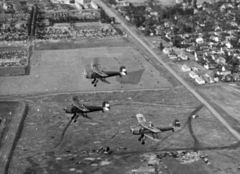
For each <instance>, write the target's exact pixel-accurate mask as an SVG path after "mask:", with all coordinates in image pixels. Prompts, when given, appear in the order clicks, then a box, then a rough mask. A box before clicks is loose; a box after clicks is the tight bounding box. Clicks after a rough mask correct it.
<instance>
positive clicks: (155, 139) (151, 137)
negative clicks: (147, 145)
mask: <svg viewBox="0 0 240 174" xmlns="http://www.w3.org/2000/svg"><path fill="white" fill-rule="evenodd" d="M144 135H145V136H146V137H148V138H150V139H151V140H154V141H160V139H159V138H155V137H153V136H152V135H148V134H144Z"/></svg>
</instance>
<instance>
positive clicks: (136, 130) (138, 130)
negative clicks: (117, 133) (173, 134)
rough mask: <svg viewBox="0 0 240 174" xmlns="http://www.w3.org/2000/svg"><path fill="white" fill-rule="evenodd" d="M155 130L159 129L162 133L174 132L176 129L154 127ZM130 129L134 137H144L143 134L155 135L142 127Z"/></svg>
mask: <svg viewBox="0 0 240 174" xmlns="http://www.w3.org/2000/svg"><path fill="white" fill-rule="evenodd" d="M154 128H157V129H158V130H160V131H161V132H165V131H172V130H173V129H174V128H173V127H171V126H154ZM130 129H131V132H132V134H133V135H142V134H148V133H154V132H152V131H151V130H149V129H146V128H144V127H140V126H139V127H132V128H130ZM159 133H160V132H159Z"/></svg>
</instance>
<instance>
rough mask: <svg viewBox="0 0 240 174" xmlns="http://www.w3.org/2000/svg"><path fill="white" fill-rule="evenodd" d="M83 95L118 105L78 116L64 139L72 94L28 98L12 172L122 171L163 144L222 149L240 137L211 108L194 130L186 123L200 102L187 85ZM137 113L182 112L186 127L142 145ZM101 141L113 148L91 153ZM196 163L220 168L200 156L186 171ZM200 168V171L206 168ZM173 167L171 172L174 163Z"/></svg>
mask: <svg viewBox="0 0 240 174" xmlns="http://www.w3.org/2000/svg"><path fill="white" fill-rule="evenodd" d="M146 96H148V97H146ZM78 97H79V98H80V99H81V101H82V102H85V103H86V104H87V103H88V104H96V105H100V104H101V102H102V101H103V100H107V101H109V102H110V104H111V105H112V107H111V110H110V111H109V112H106V113H100V112H99V113H92V114H89V116H91V117H92V118H93V120H87V119H84V118H78V122H77V123H71V125H70V127H69V128H68V130H67V132H66V134H65V137H64V139H63V140H62V141H61V138H60V137H61V133H62V130H63V129H64V127H65V126H66V125H67V123H68V121H69V119H70V117H71V116H70V115H67V114H64V112H63V110H62V108H64V107H66V106H67V105H69V104H70V98H71V95H56V96H52V97H37V98H28V99H27V100H28V102H29V105H30V110H29V114H28V117H27V118H26V122H25V127H24V130H23V134H22V136H21V139H20V140H19V143H18V145H17V148H16V150H15V153H14V157H13V161H12V163H11V166H10V173H12V174H13V173H16V172H20V173H24V172H25V173H27V172H32V173H34V172H35V173H44V172H47V173H69V171H70V170H73V169H72V168H74V169H75V170H74V171H73V172H71V173H78V172H80V173H81V172H82V173H97V172H98V173H113V172H114V173H115V172H116V171H118V172H116V173H119V174H121V173H127V172H130V171H131V170H132V169H134V168H139V167H140V166H141V165H143V164H144V163H143V161H141V159H143V157H141V156H142V155H144V154H146V153H147V152H149V151H152V150H153V151H154V152H155V153H157V152H158V151H159V150H167V149H170V150H176V149H178V148H180V149H193V147H197V148H203V149H205V148H216V149H218V148H219V147H221V146H228V145H231V144H234V142H235V139H234V137H232V136H231V134H230V133H229V132H228V131H227V130H226V129H225V128H224V127H223V126H222V125H221V124H220V123H219V122H218V121H217V120H216V119H215V117H212V115H211V114H210V113H209V112H208V111H207V110H206V108H203V109H202V110H201V111H200V112H199V113H198V114H199V118H197V119H194V120H193V121H192V126H193V132H194V134H193V135H192V134H191V133H190V132H189V127H188V124H187V125H185V123H186V122H187V119H188V114H189V113H190V112H191V111H193V110H194V109H195V108H196V107H197V106H198V105H199V103H198V102H197V101H196V100H195V99H194V97H192V96H191V95H189V94H188V92H187V91H185V90H184V89H175V90H160V91H156V92H153V91H146V92H115V93H99V94H95V95H93V94H82V95H78ZM23 100H24V99H23ZM137 113H142V114H144V115H145V116H146V119H147V120H148V121H152V122H153V123H154V124H163V125H168V124H169V123H171V122H172V120H173V119H175V118H177V119H179V120H180V122H181V124H182V126H183V129H182V130H180V131H179V132H178V131H177V132H175V133H172V132H165V133H162V135H161V138H162V141H160V142H158V143H156V142H154V141H150V140H147V141H146V144H145V145H141V144H140V142H138V140H137V139H138V136H134V135H132V134H131V133H130V132H129V128H130V126H137V121H136V118H135V114H137ZM184 125H185V126H184ZM192 136H194V137H195V138H196V139H197V141H196V139H195V140H194V139H193V137H192ZM100 146H109V147H110V149H111V150H113V154H112V155H110V156H109V155H96V154H93V155H89V156H86V154H85V153H83V151H89V150H91V149H97V148H99V147H100ZM121 147H124V148H121ZM120 148H121V149H120ZM206 153H208V152H206ZM211 153H213V152H211ZM153 154H154V153H153ZM214 156H215V153H213V157H211V159H212V161H211V162H216V161H215V159H214ZM87 157H89V158H90V157H91V158H93V159H92V161H91V159H90V161H89V160H87V159H86V158H87ZM228 160H229V159H228ZM172 162H173V161H172ZM172 162H171V161H166V164H165V163H164V165H171V163H172ZM228 162H229V163H230V162H231V163H232V167H236V165H237V162H238V161H236V160H230V161H228ZM233 164H235V165H233ZM178 165H180V166H181V164H178ZM195 165H197V166H199V165H200V166H203V167H204V168H206V173H209V174H210V173H211V171H213V169H214V167H212V166H206V164H204V163H203V162H197V163H192V165H190V164H189V165H188V167H187V168H185V169H183V171H184V170H185V171H186V170H190V168H192V167H193V168H194V166H195ZM120 167H121V169H120ZM185 167H186V166H185ZM116 169H118V170H116ZM200 169H201V168H199V171H196V174H198V173H201V172H202V171H203V170H200ZM169 170H170V172H171V168H170V166H169ZM211 174H212V173H211Z"/></svg>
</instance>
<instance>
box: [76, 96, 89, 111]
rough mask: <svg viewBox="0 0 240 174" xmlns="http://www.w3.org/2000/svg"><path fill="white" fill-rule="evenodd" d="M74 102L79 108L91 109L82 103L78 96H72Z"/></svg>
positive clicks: (83, 109) (82, 109)
mask: <svg viewBox="0 0 240 174" xmlns="http://www.w3.org/2000/svg"><path fill="white" fill-rule="evenodd" d="M72 103H73V105H74V106H75V107H77V108H78V109H80V110H81V111H83V112H87V111H89V109H88V108H86V107H85V106H84V105H83V104H80V102H79V100H78V97H77V96H73V97H72Z"/></svg>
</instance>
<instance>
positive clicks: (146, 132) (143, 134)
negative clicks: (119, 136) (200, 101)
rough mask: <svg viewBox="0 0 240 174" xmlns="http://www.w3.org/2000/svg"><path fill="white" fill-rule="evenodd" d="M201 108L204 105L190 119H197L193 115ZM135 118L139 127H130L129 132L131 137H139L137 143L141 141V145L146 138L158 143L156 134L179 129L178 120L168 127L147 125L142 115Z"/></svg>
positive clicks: (192, 114)
mask: <svg viewBox="0 0 240 174" xmlns="http://www.w3.org/2000/svg"><path fill="white" fill-rule="evenodd" d="M203 106H204V105H200V106H199V107H198V108H196V109H195V110H194V111H193V112H192V113H191V114H190V115H189V116H192V118H197V117H198V115H195V113H197V112H198V111H199V110H200V109H201V108H202V107H203ZM136 118H137V120H138V123H139V126H138V127H130V130H131V132H132V134H133V135H140V137H139V138H138V141H142V144H145V140H146V138H149V139H152V140H154V141H160V139H159V138H158V134H160V133H161V132H166V131H172V132H174V131H175V130H176V129H177V130H180V129H181V126H180V121H179V120H178V119H175V120H173V122H172V123H171V124H169V125H153V124H152V123H151V122H150V123H149V125H148V124H147V121H146V119H145V117H144V115H143V114H137V115H136Z"/></svg>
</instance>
